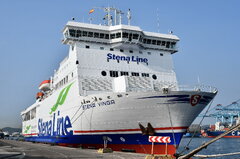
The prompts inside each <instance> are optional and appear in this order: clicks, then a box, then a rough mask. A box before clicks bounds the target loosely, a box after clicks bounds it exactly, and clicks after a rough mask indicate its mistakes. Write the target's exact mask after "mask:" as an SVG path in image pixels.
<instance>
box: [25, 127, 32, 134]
mask: <svg viewBox="0 0 240 159" xmlns="http://www.w3.org/2000/svg"><path fill="white" fill-rule="evenodd" d="M30 128H31V125H28V126H26V129H25V130H24V134H27V133H28V131H29V130H30Z"/></svg>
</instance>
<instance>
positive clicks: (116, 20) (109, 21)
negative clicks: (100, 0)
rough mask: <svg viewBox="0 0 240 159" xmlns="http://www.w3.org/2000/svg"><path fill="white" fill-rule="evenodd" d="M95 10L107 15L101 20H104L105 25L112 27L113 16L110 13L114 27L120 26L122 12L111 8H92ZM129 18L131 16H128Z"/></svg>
mask: <svg viewBox="0 0 240 159" xmlns="http://www.w3.org/2000/svg"><path fill="white" fill-rule="evenodd" d="M93 8H96V9H101V10H103V11H104V12H106V13H107V14H105V16H104V18H103V20H106V25H108V26H112V25H113V16H112V15H111V12H114V25H118V24H119V25H120V24H122V14H123V12H122V11H121V10H119V9H117V8H113V7H93ZM130 17H131V16H130Z"/></svg>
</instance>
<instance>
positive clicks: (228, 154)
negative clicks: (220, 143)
mask: <svg viewBox="0 0 240 159" xmlns="http://www.w3.org/2000/svg"><path fill="white" fill-rule="evenodd" d="M239 154H240V152H232V153H225V154H215V155H197V154H196V155H194V157H201V158H210V157H222V156H232V155H239Z"/></svg>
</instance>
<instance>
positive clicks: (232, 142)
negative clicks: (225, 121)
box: [178, 138, 240, 159]
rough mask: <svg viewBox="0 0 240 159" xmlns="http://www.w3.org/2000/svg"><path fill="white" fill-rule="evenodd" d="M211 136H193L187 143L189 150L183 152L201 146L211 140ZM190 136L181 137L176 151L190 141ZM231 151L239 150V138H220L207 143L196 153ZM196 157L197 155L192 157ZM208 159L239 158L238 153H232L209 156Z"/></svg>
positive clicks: (207, 153) (224, 152) (210, 153)
mask: <svg viewBox="0 0 240 159" xmlns="http://www.w3.org/2000/svg"><path fill="white" fill-rule="evenodd" d="M212 139H213V138H193V139H192V141H191V143H190V144H189V146H188V147H189V148H190V150H189V151H185V152H184V154H186V153H187V152H190V151H192V150H193V149H195V148H197V147H199V146H201V145H202V144H204V143H206V142H208V141H210V140H212ZM190 140H191V139H190V138H183V139H182V141H181V143H180V146H179V148H178V152H181V151H183V150H184V147H185V146H186V145H187V144H188V142H189V141H190ZM233 152H240V138H222V139H219V140H217V141H215V142H214V143H212V144H210V145H208V147H207V148H206V149H203V150H202V151H200V152H199V153H198V154H201V155H214V154H226V153H233ZM194 158H197V157H194ZM210 159H240V155H232V156H223V157H211V158H210Z"/></svg>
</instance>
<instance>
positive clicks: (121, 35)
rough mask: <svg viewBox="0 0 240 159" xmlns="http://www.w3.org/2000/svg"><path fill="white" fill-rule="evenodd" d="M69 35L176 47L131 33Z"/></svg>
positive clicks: (75, 33)
mask: <svg viewBox="0 0 240 159" xmlns="http://www.w3.org/2000/svg"><path fill="white" fill-rule="evenodd" d="M69 35H70V36H71V37H77V38H78V37H93V38H100V39H116V38H125V39H128V41H132V40H133V39H134V40H138V41H140V42H142V43H144V44H151V45H159V46H163V47H166V48H175V45H176V42H170V41H161V40H155V39H148V38H143V36H142V35H140V34H133V33H127V32H117V33H112V34H106V33H98V32H89V31H81V30H75V29H69Z"/></svg>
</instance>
